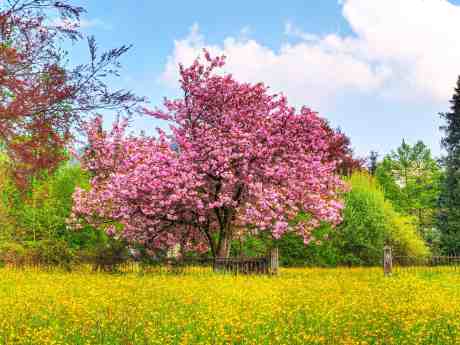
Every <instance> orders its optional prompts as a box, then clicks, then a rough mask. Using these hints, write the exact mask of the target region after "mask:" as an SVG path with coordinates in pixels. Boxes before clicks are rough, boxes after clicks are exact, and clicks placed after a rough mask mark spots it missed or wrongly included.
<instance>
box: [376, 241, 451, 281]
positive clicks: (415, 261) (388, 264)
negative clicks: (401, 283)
mask: <svg viewBox="0 0 460 345" xmlns="http://www.w3.org/2000/svg"><path fill="white" fill-rule="evenodd" d="M457 270H458V271H460V256H456V255H436V256H425V257H415V256H401V255H395V256H393V255H392V250H391V248H390V247H388V246H387V247H385V248H384V253H383V272H384V274H385V275H391V274H392V273H393V272H397V273H409V272H435V271H443V272H444V271H457Z"/></svg>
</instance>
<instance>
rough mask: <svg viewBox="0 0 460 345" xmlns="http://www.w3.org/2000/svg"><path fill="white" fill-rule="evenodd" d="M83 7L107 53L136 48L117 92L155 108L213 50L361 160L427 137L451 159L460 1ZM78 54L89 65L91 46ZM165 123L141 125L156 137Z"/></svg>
mask: <svg viewBox="0 0 460 345" xmlns="http://www.w3.org/2000/svg"><path fill="white" fill-rule="evenodd" d="M77 4H79V5H82V6H84V7H85V8H86V9H87V10H88V14H87V15H86V16H85V17H84V20H83V23H82V26H83V30H84V31H85V33H87V34H94V35H95V36H96V38H97V41H98V43H99V45H100V47H101V50H102V49H106V48H110V47H115V46H118V45H121V44H125V43H131V44H133V45H134V47H133V48H132V50H131V51H130V52H129V53H128V54H127V55H126V56H125V57H124V58H123V59H122V63H123V66H124V68H123V74H122V78H121V79H120V80H118V81H117V82H116V84H117V85H118V86H122V87H126V88H129V89H133V90H134V91H136V92H137V93H138V94H139V95H145V96H147V97H148V98H149V99H150V102H151V105H152V106H154V105H159V104H160V103H161V100H162V98H163V97H164V96H168V97H174V96H176V95H178V94H179V90H178V88H177V84H176V83H175V81H176V79H177V72H176V70H177V68H176V66H177V63H178V62H179V61H183V62H185V63H189V62H190V61H191V60H192V59H193V58H194V57H195V56H196V55H197V54H199V52H200V49H201V48H202V47H207V48H208V49H210V50H211V52H212V53H215V54H221V53H224V54H225V55H226V56H227V61H228V64H227V67H226V69H227V71H229V72H231V73H233V74H234V75H235V77H236V78H238V79H241V80H245V81H246V80H247V81H254V82H255V81H264V82H266V83H267V84H268V85H270V86H272V88H273V90H275V91H283V92H284V93H285V94H286V95H287V96H288V98H289V99H290V100H291V102H292V103H293V104H295V105H302V104H305V105H307V106H310V107H311V108H312V109H313V110H316V111H318V112H319V113H320V114H321V116H323V117H326V118H327V119H328V120H329V121H330V122H331V123H332V125H333V126H334V127H341V128H342V129H343V130H344V132H345V133H346V134H347V135H349V136H350V138H351V140H352V143H353V146H354V147H355V150H356V152H357V153H358V154H359V155H361V156H364V155H366V154H367V153H368V152H369V151H370V150H377V151H379V152H380V153H381V154H384V153H386V152H389V151H390V150H392V149H394V148H396V147H397V146H398V145H399V144H400V142H401V140H402V139H403V138H405V139H406V140H408V141H409V142H412V143H413V142H415V141H416V140H418V139H421V140H424V141H425V142H426V143H427V144H428V145H429V146H430V147H431V148H432V150H433V152H434V153H435V154H436V155H438V154H439V153H440V147H439V141H440V137H441V133H439V131H438V129H437V127H438V126H439V125H440V121H439V119H438V117H437V113H438V112H441V111H446V110H447V109H448V106H449V104H448V100H449V98H450V96H451V93H452V88H453V86H454V84H455V80H456V77H457V75H458V74H460V44H458V43H460V42H457V41H456V36H458V35H455V33H456V32H457V33H458V32H460V30H459V29H460V0H458V1H447V0H404V1H401V0H343V1H337V0H321V1H313V0H289V1H285V2H279V1H276V2H275V1H270V0H265V1H259V0H255V1H247V0H246V1H241V0H234V1H231V2H229V1H228V2H215V1H198V0H197V1H177V0H170V1H148V0H136V1H121V0H110V1H109V0H97V1H96V0H80V1H77ZM453 33H454V34H453ZM75 53H76V55H75V56H76V58H75V60H76V61H78V60H79V59H80V58H81V57H82V56H83V54H84V52H83V50H82V47H81V46H77V47H75ZM106 117H107V120H108V121H110V116H108V115H107V116H106ZM157 125H158V123H156V122H155V121H153V120H151V119H138V120H136V121H135V122H134V124H133V126H134V129H136V130H138V129H143V130H146V131H147V132H150V133H153V130H154V128H155V127H156V126H157Z"/></svg>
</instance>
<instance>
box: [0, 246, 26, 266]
mask: <svg viewBox="0 0 460 345" xmlns="http://www.w3.org/2000/svg"><path fill="white" fill-rule="evenodd" d="M26 260H27V250H26V248H24V246H23V245H21V244H19V243H14V242H4V243H0V263H1V264H2V265H13V266H22V265H24V264H25V262H26Z"/></svg>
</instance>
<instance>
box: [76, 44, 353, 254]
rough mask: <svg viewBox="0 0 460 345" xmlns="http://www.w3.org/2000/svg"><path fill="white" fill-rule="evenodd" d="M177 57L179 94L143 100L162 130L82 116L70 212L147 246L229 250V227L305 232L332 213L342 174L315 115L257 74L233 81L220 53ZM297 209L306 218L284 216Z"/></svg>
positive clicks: (335, 216) (335, 219)
mask: <svg viewBox="0 0 460 345" xmlns="http://www.w3.org/2000/svg"><path fill="white" fill-rule="evenodd" d="M204 55H205V62H204V63H203V62H200V60H198V59H197V60H196V61H195V62H194V63H193V64H192V65H191V66H190V67H187V68H185V67H183V66H180V75H181V78H180V84H181V87H182V90H183V92H184V96H183V98H180V99H176V100H165V102H164V107H163V109H155V110H146V113H148V114H149V115H150V116H153V117H155V118H157V119H163V120H167V121H168V122H169V123H170V128H171V133H170V134H169V135H167V134H165V133H163V132H162V131H159V135H158V136H157V137H148V136H139V137H135V136H129V135H126V133H125V130H126V125H127V123H126V122H123V121H121V122H116V123H115V124H114V125H113V128H112V130H111V131H109V132H107V131H104V130H102V119H101V117H97V118H95V119H94V120H93V121H92V122H90V123H88V124H87V126H86V132H87V135H88V141H89V145H88V148H87V150H86V152H85V154H84V155H83V157H82V164H83V167H84V168H85V169H86V170H87V171H88V172H90V173H91V174H92V176H93V177H92V179H91V188H90V189H89V190H81V189H80V190H77V191H76V192H75V195H74V200H75V205H74V209H73V213H74V218H78V219H80V220H81V221H85V222H89V223H91V224H94V225H101V226H102V224H106V223H107V222H109V223H110V222H116V223H118V224H120V225H122V228H123V233H122V235H123V236H124V237H125V238H126V239H127V240H129V241H132V242H139V243H144V244H145V245H146V246H147V247H148V248H150V249H155V248H167V247H169V246H171V245H174V244H177V243H180V244H181V245H182V246H183V247H184V248H186V249H187V250H207V249H210V250H211V252H212V253H213V255H214V256H221V257H224V256H228V254H229V249H230V240H231V239H232V237H233V236H234V234H235V232H236V231H238V232H239V233H241V232H247V233H249V232H251V233H254V232H258V231H269V232H271V234H272V235H273V236H274V237H275V238H278V237H280V236H282V235H283V234H284V233H286V232H288V231H294V232H297V233H299V234H301V235H302V236H303V237H304V239H305V243H308V242H309V241H311V231H312V230H313V229H314V228H315V227H318V226H319V225H320V224H321V222H328V223H330V224H332V225H335V224H338V223H339V222H340V221H341V214H340V212H341V209H342V206H343V205H342V202H341V201H340V194H341V192H342V191H343V190H344V186H343V184H342V182H341V180H340V178H339V177H338V176H337V175H336V174H335V169H336V164H337V163H338V162H336V161H334V160H332V159H331V158H330V155H329V154H328V149H329V145H331V143H332V142H333V138H332V139H331V133H330V131H329V132H328V131H326V130H325V129H324V128H325V127H327V126H325V120H323V119H321V118H320V117H319V116H318V115H317V114H316V113H314V112H312V111H311V110H310V109H308V108H306V107H302V108H301V109H300V110H299V111H296V109H295V108H293V107H291V106H289V105H288V102H287V99H286V97H284V96H283V95H277V94H270V93H269V92H268V88H267V87H266V86H265V85H263V84H262V83H259V84H255V85H253V84H248V83H240V82H238V81H236V80H235V79H233V77H232V76H231V75H220V74H216V73H215V69H216V68H219V67H221V66H222V65H223V64H224V57H217V58H211V57H210V55H209V53H207V52H205V54H204ZM299 212H304V213H306V214H308V215H309V217H308V220H305V221H294V220H295V219H296V216H297V215H298V214H299Z"/></svg>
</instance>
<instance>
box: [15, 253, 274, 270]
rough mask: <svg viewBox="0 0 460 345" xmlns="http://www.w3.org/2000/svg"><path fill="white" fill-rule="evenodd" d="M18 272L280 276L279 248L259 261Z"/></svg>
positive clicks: (87, 265)
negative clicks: (71, 271)
mask: <svg viewBox="0 0 460 345" xmlns="http://www.w3.org/2000/svg"><path fill="white" fill-rule="evenodd" d="M8 266H11V267H13V268H16V269H23V268H32V269H37V270H56V269H58V270H62V269H65V270H69V271H70V270H79V271H81V270H85V271H93V272H111V273H141V274H165V273H168V274H169V273H172V274H186V273H194V274H197V273H212V272H216V273H231V274H267V275H275V274H278V268H279V255H278V248H273V249H272V250H271V251H270V252H269V253H268V254H267V255H266V256H262V257H256V258H164V259H160V260H157V261H150V262H138V261H133V260H129V261H124V262H118V263H112V262H105V261H98V262H91V261H87V262H80V263H78V264H74V265H66V266H56V265H44V264H40V263H37V262H30V263H29V262H22V263H20V264H17V265H8Z"/></svg>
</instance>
